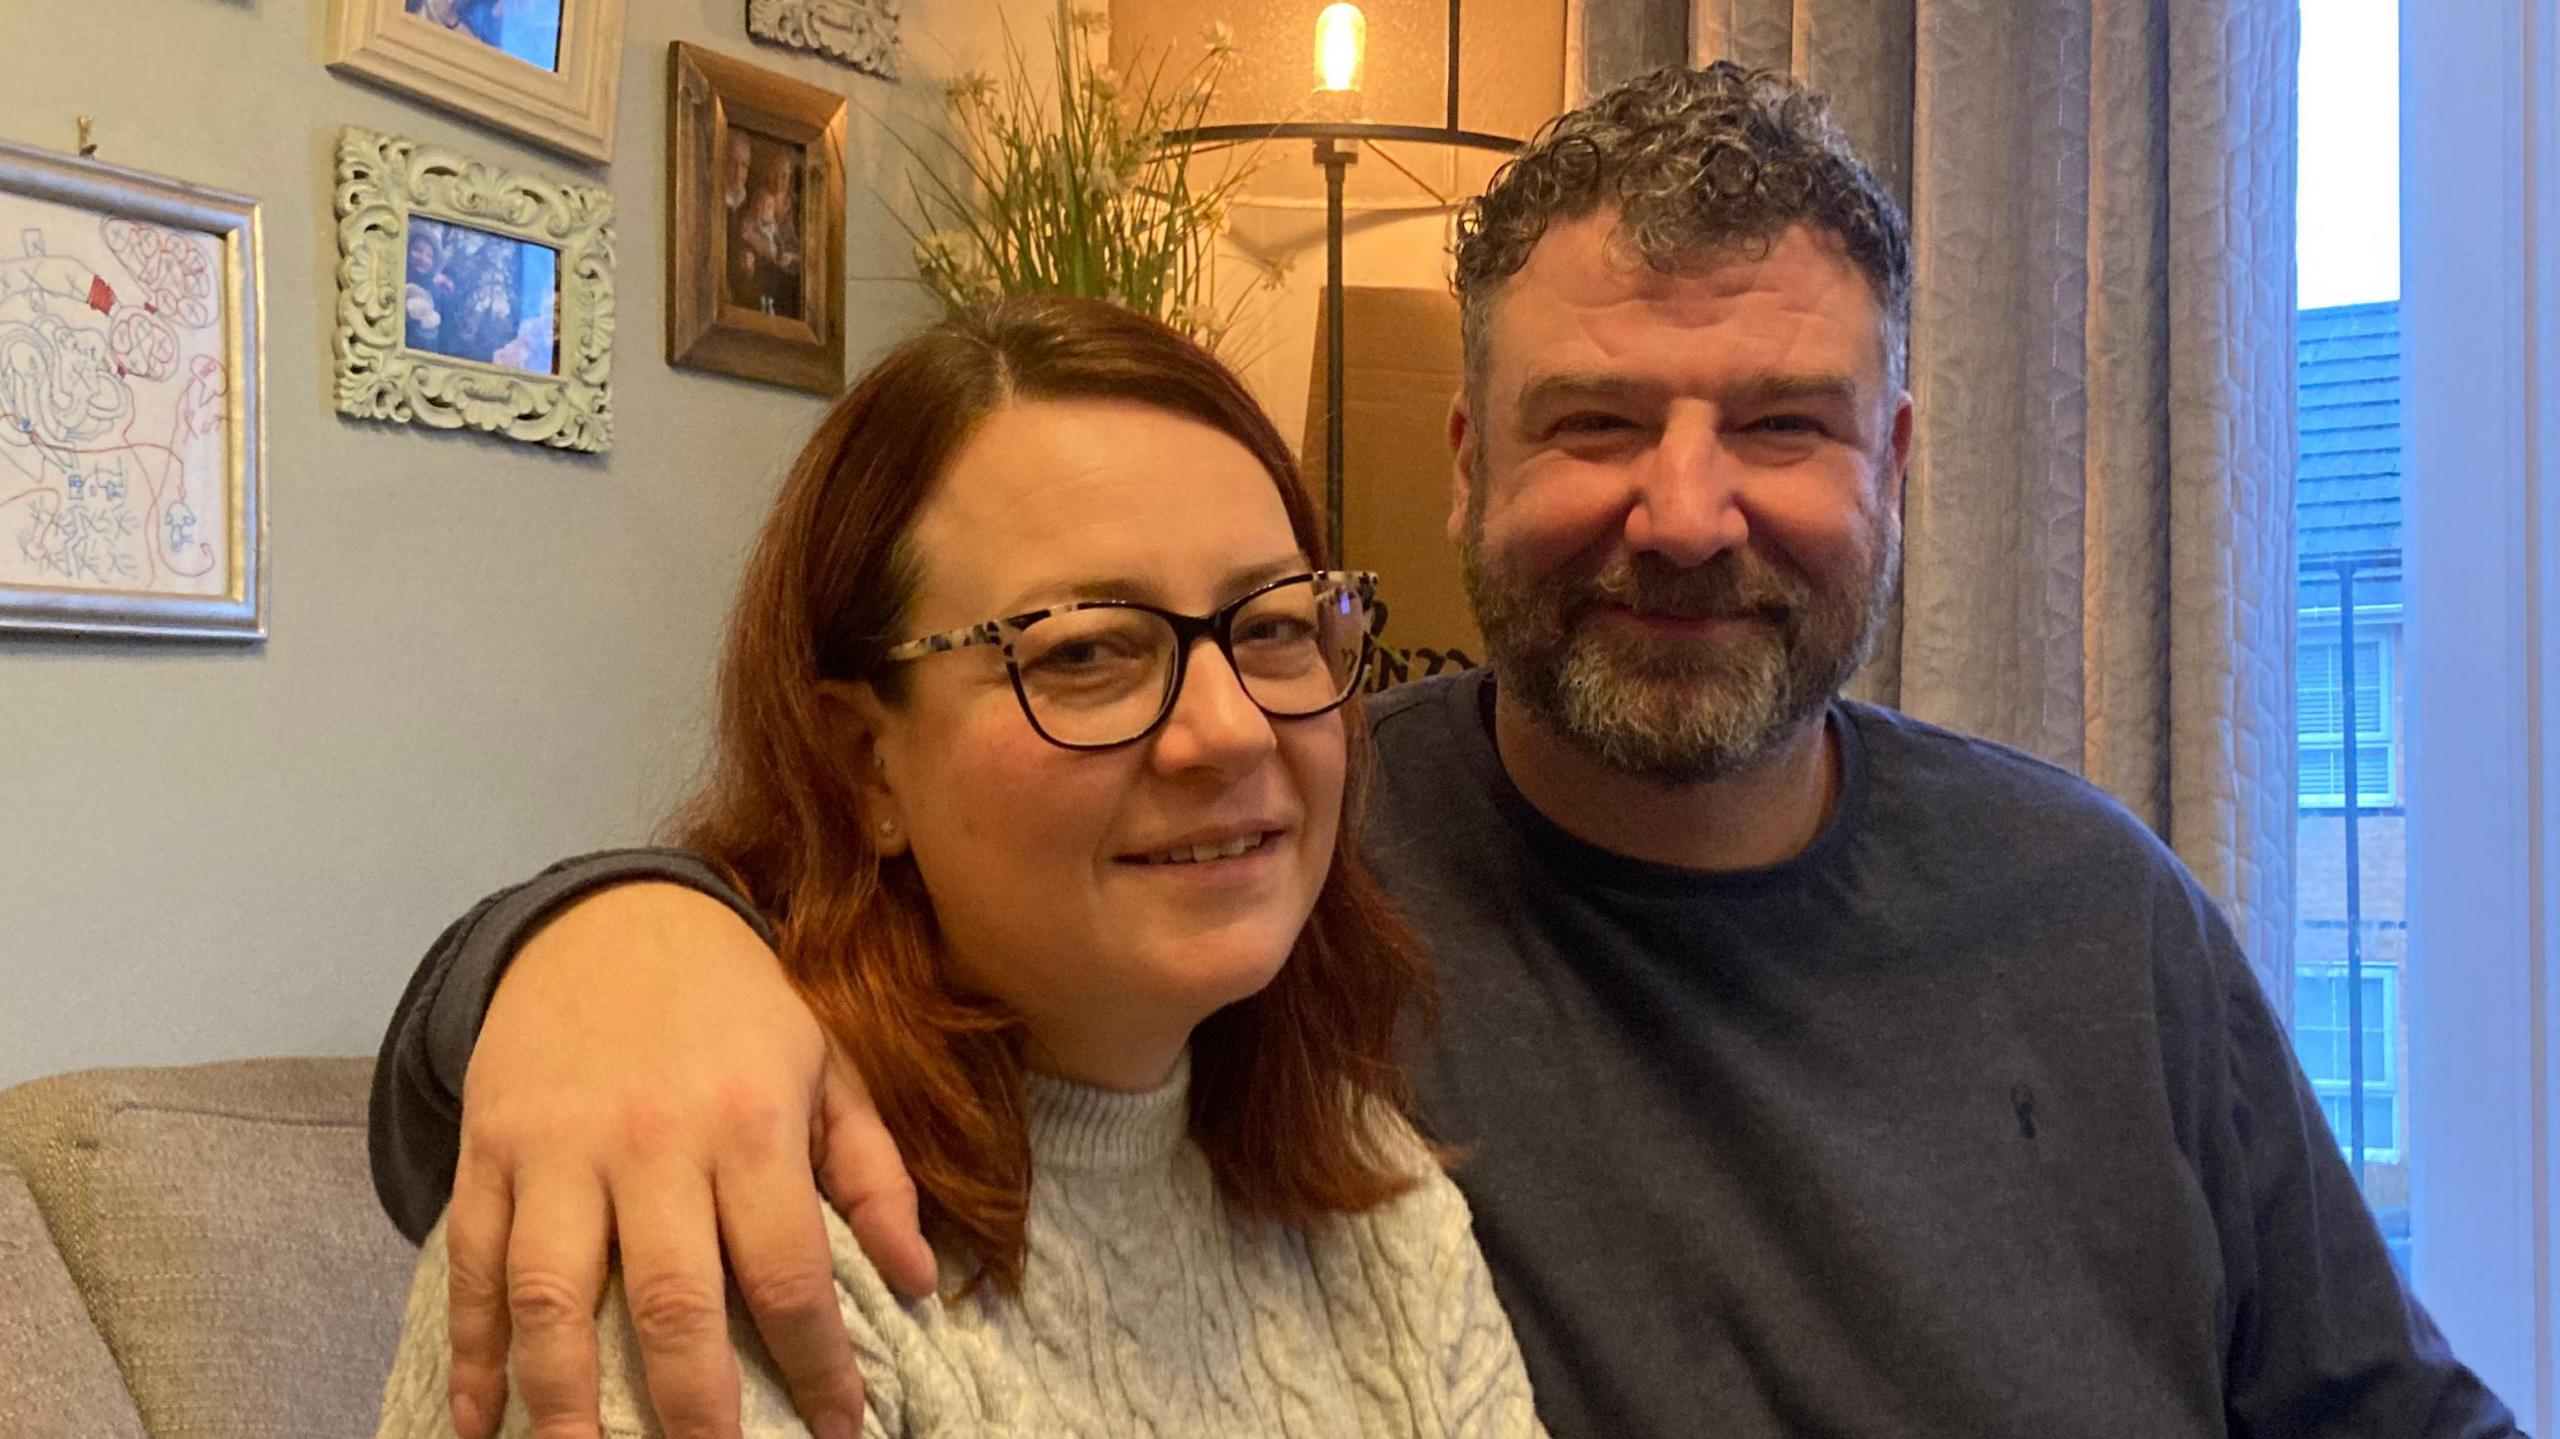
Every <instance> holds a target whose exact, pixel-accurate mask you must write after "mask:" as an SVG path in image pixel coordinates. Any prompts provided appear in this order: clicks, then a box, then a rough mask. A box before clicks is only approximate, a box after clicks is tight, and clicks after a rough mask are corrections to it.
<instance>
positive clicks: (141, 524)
mask: <svg viewBox="0 0 2560 1439" xmlns="http://www.w3.org/2000/svg"><path fill="white" fill-rule="evenodd" d="M264 253H265V245H264V240H263V237H262V234H261V221H260V211H259V204H258V201H256V200H255V199H253V198H251V197H249V196H247V195H239V194H233V193H230V192H228V191H223V190H216V189H211V188H207V187H204V186H200V185H194V184H189V183H187V182H184V181H180V180H174V179H169V178H166V177H163V176H158V175H151V174H146V173H144V172H142V171H138V170H129V169H125V168H123V167H121V166H116V165H109V164H106V163H104V162H102V161H98V160H94V159H89V158H85V157H81V156H74V155H64V154H57V153H54V152H50V151H44V150H37V149H32V148H28V147H24V146H18V145H11V144H7V143H4V142H0V355H5V356H6V360H5V362H0V375H5V379H0V635H11V634H38V633H44V634H61V635H113V636H148V637H157V638H164V639H194V640H223V641H236V642H245V643H256V642H258V641H261V640H264V639H265V638H266V636H267V520H266V409H265V404H266V366H265V354H266V351H265V343H266V312H265V287H264V283H263V270H262V267H263V265H264Z"/></svg>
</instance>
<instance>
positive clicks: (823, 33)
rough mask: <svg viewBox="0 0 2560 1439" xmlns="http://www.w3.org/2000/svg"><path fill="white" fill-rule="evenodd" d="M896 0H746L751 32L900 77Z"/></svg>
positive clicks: (789, 46)
mask: <svg viewBox="0 0 2560 1439" xmlns="http://www.w3.org/2000/svg"><path fill="white" fill-rule="evenodd" d="M898 20H899V14H898V0H747V34H748V35H749V36H750V37H751V38H753V39H757V40H762V41H764V42H766V43H767V44H772V45H780V46H783V47H784V48H786V49H791V50H806V51H809V52H810V53H812V54H816V55H823V56H825V57H827V58H828V59H830V60H833V61H835V62H836V63H837V64H839V65H849V66H851V67H853V68H854V69H856V70H859V71H861V72H863V73H864V74H866V75H871V76H875V77H877V78H879V79H882V80H895V79H897V78H898V64H899V60H900V55H899V46H898Z"/></svg>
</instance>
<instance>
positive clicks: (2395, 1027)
mask: <svg viewBox="0 0 2560 1439" xmlns="http://www.w3.org/2000/svg"><path fill="white" fill-rule="evenodd" d="M2357 968H2358V969H2359V970H2361V971H2362V976H2363V977H2364V978H2366V979H2369V980H2379V981H2381V984H2382V1003H2381V1005H2380V1006H2379V1007H2378V1013H2377V1012H2368V1013H2367V1014H2366V1015H2365V1016H2364V1018H2365V1027H2366V1028H2367V1029H2372V1030H2378V1031H2379V1033H2380V1034H2381V1036H2382V1069H2383V1073H2382V1077H2381V1078H2379V1079H2376V1078H2375V1077H2374V1076H2373V1074H2372V1073H2370V1072H2368V1073H2367V1074H2366V1075H2365V1080H2364V1089H2365V1095H2366V1097H2368V1098H2370V1097H2372V1096H2374V1095H2377V1094H2380V1095H2386V1096H2388V1097H2389V1098H2390V1100H2391V1140H2392V1142H2391V1143H2390V1144H2389V1145H2387V1146H2386V1145H2380V1144H2372V1143H2367V1144H2366V1145H2365V1148H2364V1162H2365V1163H2367V1164H2400V1163H2403V1162H2405V1161H2406V1158H2407V1154H2406V1151H2405V1149H2404V1148H2403V1146H2402V1144H2401V1140H2402V1139H2403V1138H2404V1137H2405V1136H2406V1135H2407V1134H2408V1132H2409V1095H2408V1089H2407V1086H2406V1085H2405V1084H2404V1083H2403V1082H2402V1081H2403V1079H2404V1077H2405V1076H2404V1075H2403V1074H2402V1072H2401V1064H2400V996H2401V987H2400V980H2401V974H2400V969H2401V966H2400V964H2399V962H2398V961H2396V960H2388V959H2368V960H2366V961H2364V962H2363V963H2362V964H2360V965H2358V966H2357ZM2311 978H2328V979H2335V980H2336V981H2337V982H2338V985H2339V988H2340V989H2341V991H2343V990H2344V988H2345V986H2346V981H2347V965H2346V962H2345V961H2344V960H2335V959H2320V960H2297V961H2295V963H2294V969H2293V983H2294V988H2295V990H2296V994H2295V998H2294V1052H2295V1053H2296V1054H2297V1055H2298V1054H2300V1053H2301V1049H2302V1002H2301V995H2300V993H2299V991H2300V989H2301V986H2302V982H2303V981H2304V980H2305V979H2311ZM2338 1002H2339V1009H2340V1013H2339V1015H2338V1024H2337V1029H2338V1032H2340V1033H2341V1034H2343V1033H2345V1030H2346V1014H2345V1012H2344V1011H2345V1005H2346V996H2345V994H2344V993H2343V992H2342V993H2341V994H2340V995H2339V997H2338ZM2324 1027H2325V1026H2324ZM2361 1040H2362V1036H2356V1037H2355V1038H2354V1039H2352V1040H2350V1042H2351V1043H2360V1042H2361ZM2303 1077H2304V1078H2306V1079H2308V1080H2310V1081H2311V1088H2312V1091H2313V1092H2314V1093H2315V1094H2317V1095H2319V1096H2320V1097H2321V1098H2322V1099H2333V1098H2348V1097H2349V1095H2348V1083H2347V1081H2346V1080H2344V1079H2323V1078H2321V1077H2320V1076H2319V1075H2317V1074H2313V1073H2311V1066H2309V1065H2308V1064H2306V1065H2304V1066H2303ZM2330 1127H2331V1128H2332V1129H2333V1130H2336V1133H2335V1136H2334V1137H2335V1138H2336V1139H2337V1141H2338V1152H2339V1154H2340V1155H2342V1156H2343V1155H2345V1154H2346V1152H2347V1133H2346V1131H2345V1130H2343V1129H2337V1127H2336V1126H2335V1125H2332V1126H2330ZM2367 1137H2368V1139H2369V1138H2370V1136H2367Z"/></svg>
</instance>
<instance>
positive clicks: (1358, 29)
mask: <svg viewBox="0 0 2560 1439" xmlns="http://www.w3.org/2000/svg"><path fill="white" fill-rule="evenodd" d="M1326 8H1327V12H1328V15H1330V14H1331V12H1333V11H1347V12H1349V13H1348V14H1347V15H1345V16H1342V17H1339V23H1341V24H1343V25H1345V26H1347V27H1348V29H1347V30H1345V31H1344V32H1342V34H1341V38H1340V41H1339V43H1341V44H1342V45H1343V46H1344V50H1343V53H1342V55H1341V56H1340V57H1338V58H1339V59H1340V60H1341V61H1343V62H1346V68H1345V69H1344V70H1343V71H1342V73H1340V74H1335V75H1327V74H1326V73H1325V71H1324V66H1325V62H1326V58H1327V57H1326V54H1325V46H1326V43H1327V38H1328V37H1327V35H1326V33H1325V26H1326V23H1327V22H1326V20H1325V19H1324V18H1319V20H1318V22H1317V26H1318V33H1317V63H1318V83H1319V91H1318V93H1319V94H1320V95H1322V94H1326V93H1332V94H1335V95H1349V96H1352V97H1355V98H1356V96H1357V93H1358V90H1359V85H1360V81H1359V78H1358V74H1359V68H1360V65H1361V64H1362V60H1361V57H1360V49H1361V47H1362V45H1364V44H1365V33H1366V31H1365V26H1366V23H1367V22H1366V21H1365V20H1363V19H1362V18H1361V17H1360V15H1359V10H1358V7H1356V6H1352V5H1336V6H1328V7H1326ZM1448 39H1449V49H1448V62H1447V63H1448V71H1447V81H1448V84H1447V87H1446V90H1447V96H1446V98H1447V101H1448V105H1447V110H1446V112H1445V114H1446V118H1445V119H1444V121H1443V123H1441V124H1438V125H1389V124H1379V123H1376V122H1373V121H1367V120H1342V119H1333V120H1285V121H1278V122H1274V123H1270V124H1217V125H1198V126H1193V127H1191V128H1189V129H1185V130H1176V131H1173V132H1170V133H1168V134H1166V135H1165V136H1164V137H1163V138H1162V142H1161V143H1164V144H1167V145H1200V144H1254V143H1258V142H1261V141H1267V140H1313V141H1314V142H1315V160H1316V163H1317V164H1318V165H1321V166H1323V167H1324V318H1325V350H1324V353H1325V382H1324V390H1325V424H1324V479H1325V486H1324V509H1325V517H1324V521H1325V548H1326V550H1327V551H1328V552H1329V553H1330V555H1331V556H1332V559H1331V562H1332V563H1333V564H1336V565H1340V564H1343V563H1345V561H1344V559H1343V554H1342V509H1343V497H1344V495H1345V494H1346V493H1347V488H1346V481H1345V478H1344V475H1343V473H1342V470H1343V465H1344V463H1345V458H1344V454H1343V426H1342V389H1343V385H1342V367H1343V359H1342V350H1343V346H1342V331H1343V314H1342V208H1343V207H1342V183H1343V178H1344V173H1345V172H1346V171H1348V170H1349V169H1350V168H1351V166H1352V164H1353V163H1354V162H1356V161H1357V160H1358V159H1359V157H1360V147H1361V146H1362V145H1364V144H1374V143H1377V142H1379V141H1391V142H1401V143H1408V144H1417V145H1447V146H1451V147H1454V148H1458V149H1468V150H1491V151H1496V152H1499V153H1504V154H1508V153H1509V152H1511V151H1514V150H1517V149H1519V148H1520V141H1519V140H1517V139H1515V138H1513V137H1512V136H1509V135H1493V134H1488V133H1486V132H1484V131H1481V130H1467V129H1462V128H1460V127H1459V124H1458V89H1459V86H1458V56H1459V46H1458V0H1449V36H1448ZM1390 163H1392V161H1391V162H1390ZM1398 168H1402V167H1401V166H1399V167H1398Z"/></svg>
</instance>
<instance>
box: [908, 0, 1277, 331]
mask: <svg viewBox="0 0 2560 1439" xmlns="http://www.w3.org/2000/svg"><path fill="white" fill-rule="evenodd" d="M1107 24H1108V20H1107V17H1106V16H1105V15H1104V14H1103V12H1102V11H1100V10H1097V9H1090V8H1077V9H1069V8H1068V7H1067V6H1065V5H1064V4H1062V5H1061V6H1060V7H1059V11H1058V16H1057V18H1056V20H1055V21H1054V22H1053V23H1052V29H1051V38H1052V40H1053V41H1054V42H1055V44H1054V47H1053V48H1054V50H1055V57H1054V59H1053V60H1052V61H1051V62H1050V64H1049V66H1048V68H1049V70H1050V72H1051V73H1050V75H1049V77H1048V79H1049V83H1048V84H1047V85H1045V86H1043V85H1039V84H1035V83H1034V76H1035V73H1036V71H1035V63H1034V62H1033V61H1032V60H1031V59H1029V58H1027V57H1025V56H1024V54H1023V52H1022V48H1021V46H1020V45H1018V44H1016V43H1015V42H1014V41H1013V39H1012V37H1011V36H1010V35H1008V36H1007V39H1006V44H1005V59H1006V66H1005V71H1006V73H1005V74H1004V76H1003V77H1002V79H998V78H997V77H995V76H991V75H985V74H973V75H968V76H964V77H963V78H961V79H959V80H956V81H954V82H952V83H951V85H950V86H949V87H948V88H947V89H946V91H945V96H946V98H947V100H948V101H949V104H950V107H951V112H952V121H953V123H952V126H951V128H950V130H949V131H947V132H945V133H942V134H939V135H937V136H936V137H935V138H934V140H933V141H932V142H930V143H924V144H920V143H917V142H914V141H907V140H904V139H902V140H901V144H902V145H904V146H905V148H906V150H907V154H908V158H909V160H910V161H911V162H912V163H911V164H910V166H909V168H908V173H907V179H908V184H909V187H910V190H911V192H912V195H913V199H914V208H915V212H916V216H917V218H916V219H914V220H909V219H907V218H905V217H901V218H900V223H901V224H904V225H905V226H906V227H907V233H908V238H909V239H910V240H912V241H913V242H914V251H915V265H916V273H917V277H918V278H919V279H920V280H921V281H922V282H923V283H924V285H925V286H926V287H927V288H928V289H930V290H932V291H933V293H934V294H935V295H936V296H937V297H938V298H940V299H941V300H942V301H943V303H945V304H946V305H950V306H954V307H958V306H964V305H969V304H973V303H976V302H979V301H982V300H987V299H991V298H994V297H995V296H998V295H1033V294H1065V295H1084V296H1089V297H1092V298H1095V299H1105V300H1111V301H1114V302H1116V303H1119V304H1123V305H1126V306H1128V307H1130V308H1131V309H1134V310H1138V311H1140V312H1142V313H1144V314H1149V315H1153V316H1155V317H1156V318H1158V319H1160V320H1163V321H1164V322H1166V323H1167V324H1169V325H1172V326H1173V327H1174V328H1176V329H1178V330H1181V331H1183V332H1184V333H1185V334H1188V335H1190V336H1191V337H1192V338H1194V339H1196V340H1198V341H1200V342H1201V343H1203V344H1205V345H1209V346H1211V347H1213V348H1214V347H1215V346H1216V345H1217V344H1218V343H1219V342H1220V341H1221V340H1223V339H1225V338H1226V337H1227V336H1228V334H1229V333H1230V332H1231V331H1232V330H1233V328H1234V325H1235V322H1236V320H1237V318H1238V312H1239V310H1240V308H1241V306H1242V304H1243V301H1244V299H1245V298H1246V297H1247V296H1249V295H1250V293H1251V291H1250V290H1249V289H1248V290H1247V291H1245V292H1244V293H1242V294H1239V295H1237V296H1236V297H1234V298H1233V299H1231V300H1230V301H1228V302H1227V303H1225V304H1223V305H1222V304H1221V303H1220V302H1219V300H1218V298H1217V294H1216V289H1217V287H1216V283H1215V281H1216V256H1215V245H1216V240H1217V237H1218V235H1219V233H1220V232H1221V231H1223V230H1224V228H1225V226H1226V219H1227V207H1228V204H1229V201H1230V198H1231V197H1232V195H1233V193H1234V190H1235V188H1236V186H1237V185H1238V184H1240V183H1242V181H1243V180H1244V179H1245V177H1246V175H1247V174H1249V173H1250V172H1251V169H1252V163H1251V161H1250V159H1249V158H1246V159H1241V160H1239V162H1238V163H1236V164H1232V165H1229V166H1228V167H1227V168H1226V170H1225V171H1224V172H1223V173H1222V174H1220V175H1219V176H1218V177H1217V178H1216V179H1214V180H1212V181H1209V182H1208V183H1207V184H1205V185H1200V184H1196V183H1195V180H1194V176H1193V173H1192V160H1193V158H1194V151H1195V148H1196V147H1195V145H1194V144H1193V143H1192V142H1190V141H1188V140H1185V139H1181V138H1174V139H1172V140H1171V141H1170V142H1168V139H1167V137H1168V136H1175V137H1179V136H1180V134H1181V133H1182V132H1184V131H1187V130H1189V129H1191V128H1193V127H1195V126H1197V125H1199V124H1200V123H1201V117H1202V116H1204V115H1206V114H1207V113H1208V109H1209V102H1210V100H1211V99H1212V97H1213V96H1214V95H1215V94H1216V91H1217V83H1218V78H1219V76H1220V75H1221V74H1222V73H1223V72H1224V71H1225V69H1226V67H1227V66H1228V65H1229V64H1230V63H1231V62H1232V61H1233V60H1234V58H1235V53H1236V47H1235V39H1234V33H1233V31H1231V30H1230V29H1229V28H1228V27H1227V26H1226V25H1225V24H1224V23H1219V24H1214V25H1212V26H1210V27H1209V29H1208V32H1207V34H1206V36H1205V48H1204V51H1203V53H1202V55H1201V56H1200V58H1199V59H1198V60H1196V61H1194V62H1193V63H1192V64H1190V65H1189V66H1188V67H1186V68H1184V69H1182V70H1180V71H1176V70H1175V69H1174V67H1173V65H1172V63H1171V59H1170V57H1169V55H1167V54H1165V53H1163V52H1158V53H1156V54H1154V55H1153V56H1151V57H1148V58H1146V59H1144V60H1142V61H1141V62H1140V63H1139V64H1137V65H1136V66H1133V69H1134V70H1135V71H1136V72H1137V73H1135V74H1133V75H1131V76H1129V77H1123V76H1121V75H1119V74H1116V73H1114V71H1113V70H1112V68H1111V66H1110V64H1109V63H1108V58H1107V56H1105V55H1104V54H1102V53H1101V50H1102V46H1101V44H1100V43H1099V37H1100V35H1101V32H1102V31H1103V30H1104V28H1105V27H1106V25H1107ZM1052 100H1053V101H1054V104H1052V103H1049V102H1050V101H1052Z"/></svg>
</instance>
